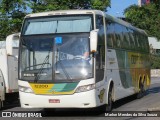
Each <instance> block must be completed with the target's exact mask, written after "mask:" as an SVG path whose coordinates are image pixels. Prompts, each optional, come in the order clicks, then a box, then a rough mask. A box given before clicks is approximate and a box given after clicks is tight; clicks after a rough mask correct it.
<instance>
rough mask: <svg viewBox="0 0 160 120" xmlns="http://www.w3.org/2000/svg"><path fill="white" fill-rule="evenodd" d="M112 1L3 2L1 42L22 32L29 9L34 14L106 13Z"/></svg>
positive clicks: (0, 24) (10, 0) (26, 0)
mask: <svg viewBox="0 0 160 120" xmlns="http://www.w3.org/2000/svg"><path fill="white" fill-rule="evenodd" d="M109 5H110V0H3V1H2V3H1V4H0V28H1V29H0V40H5V38H6V36H8V35H9V34H12V33H15V32H20V29H21V26H22V21H23V19H24V16H25V15H26V14H27V11H26V10H27V8H30V9H31V10H32V12H33V13H35V12H44V11H52V10H67V9H99V10H103V11H105V10H106V8H107V7H108V6H109Z"/></svg>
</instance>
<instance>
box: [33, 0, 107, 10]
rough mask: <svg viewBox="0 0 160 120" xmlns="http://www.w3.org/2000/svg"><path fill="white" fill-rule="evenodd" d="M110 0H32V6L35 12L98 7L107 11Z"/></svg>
mask: <svg viewBox="0 0 160 120" xmlns="http://www.w3.org/2000/svg"><path fill="white" fill-rule="evenodd" d="M108 6H110V0H63V1H62V0H52V1H51V0H31V4H30V7H31V8H32V10H33V13H34V12H42V11H52V10H67V9H98V10H102V11H105V10H106V8H107V7H108Z"/></svg>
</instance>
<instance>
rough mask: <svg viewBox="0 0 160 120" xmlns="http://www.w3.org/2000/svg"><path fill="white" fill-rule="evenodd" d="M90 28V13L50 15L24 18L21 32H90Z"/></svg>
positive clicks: (25, 33)
mask: <svg viewBox="0 0 160 120" xmlns="http://www.w3.org/2000/svg"><path fill="white" fill-rule="evenodd" d="M92 29H93V27H92V16H91V15H74V16H73V15H72V16H71V15H67V16H53V17H52V16H50V17H38V18H28V19H26V20H25V23H24V27H23V30H22V34H23V35H32V34H51V33H72V32H90V31H91V30H92Z"/></svg>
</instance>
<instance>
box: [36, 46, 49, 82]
mask: <svg viewBox="0 0 160 120" xmlns="http://www.w3.org/2000/svg"><path fill="white" fill-rule="evenodd" d="M51 49H52V47H51V48H50V50H49V51H48V55H47V56H46V58H45V59H44V62H43V63H42V65H41V67H40V69H39V71H38V72H37V74H36V77H35V79H34V82H37V81H38V80H39V79H40V76H41V74H42V73H43V71H44V66H45V65H46V63H49V54H50V52H51Z"/></svg>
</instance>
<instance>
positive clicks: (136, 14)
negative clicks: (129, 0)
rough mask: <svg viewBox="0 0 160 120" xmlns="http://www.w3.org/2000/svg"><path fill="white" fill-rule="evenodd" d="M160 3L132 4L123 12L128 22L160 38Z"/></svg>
mask: <svg viewBox="0 0 160 120" xmlns="http://www.w3.org/2000/svg"><path fill="white" fill-rule="evenodd" d="M159 6H160V4H159V2H158V3H152V4H148V5H144V6H142V7H139V6H136V5H132V6H130V7H129V8H127V9H126V10H125V11H124V13H125V17H126V19H127V21H128V22H130V23H132V24H133V25H134V26H136V27H138V28H141V29H143V30H145V31H146V32H147V33H148V35H149V36H155V37H157V38H158V39H160V34H159V32H160V7H159Z"/></svg>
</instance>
